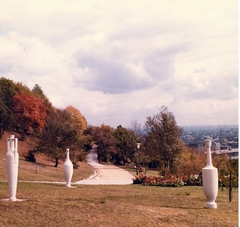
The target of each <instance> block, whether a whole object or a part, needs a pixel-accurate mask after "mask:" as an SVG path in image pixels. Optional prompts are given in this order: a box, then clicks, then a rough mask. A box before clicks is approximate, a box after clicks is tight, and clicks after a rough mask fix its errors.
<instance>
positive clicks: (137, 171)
mask: <svg viewBox="0 0 240 227" xmlns="http://www.w3.org/2000/svg"><path fill="white" fill-rule="evenodd" d="M140 146H141V143H137V163H136V167H137V168H136V174H137V175H138V173H139V159H140V153H139V148H140Z"/></svg>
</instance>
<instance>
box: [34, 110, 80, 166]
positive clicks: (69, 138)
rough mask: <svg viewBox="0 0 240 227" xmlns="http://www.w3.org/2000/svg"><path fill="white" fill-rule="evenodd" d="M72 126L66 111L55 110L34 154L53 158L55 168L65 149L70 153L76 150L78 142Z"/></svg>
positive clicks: (71, 120) (72, 123) (70, 118)
mask: <svg viewBox="0 0 240 227" xmlns="http://www.w3.org/2000/svg"><path fill="white" fill-rule="evenodd" d="M73 125H74V122H73V119H72V117H71V115H70V114H69V113H68V112H67V111H66V110H61V109H56V112H55V114H53V115H52V116H51V119H49V120H48V122H47V124H46V127H45V128H44V130H43V132H42V134H41V137H40V140H39V143H38V146H37V148H36V150H35V152H37V151H38V152H41V153H44V154H46V155H48V156H50V157H52V158H54V159H55V167H57V166H58V162H59V160H60V159H62V158H63V157H64V152H65V150H66V149H67V148H69V149H71V150H72V151H73V150H76V149H77V146H78V142H79V140H78V136H77V131H76V130H75V128H74V127H73Z"/></svg>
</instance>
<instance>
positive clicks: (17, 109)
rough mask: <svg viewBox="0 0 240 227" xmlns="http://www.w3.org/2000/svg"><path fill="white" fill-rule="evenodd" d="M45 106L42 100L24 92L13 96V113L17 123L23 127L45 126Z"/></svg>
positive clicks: (40, 127)
mask: <svg viewBox="0 0 240 227" xmlns="http://www.w3.org/2000/svg"><path fill="white" fill-rule="evenodd" d="M46 111H47V107H46V106H45V105H44V103H43V101H42V100H41V99H39V98H36V97H35V96H30V95H28V94H26V93H21V94H16V95H15V96H14V114H15V116H16V119H17V123H19V125H21V127H22V128H23V129H28V128H31V127H33V128H39V129H42V128H43V127H44V126H45V123H46V120H47V114H46Z"/></svg>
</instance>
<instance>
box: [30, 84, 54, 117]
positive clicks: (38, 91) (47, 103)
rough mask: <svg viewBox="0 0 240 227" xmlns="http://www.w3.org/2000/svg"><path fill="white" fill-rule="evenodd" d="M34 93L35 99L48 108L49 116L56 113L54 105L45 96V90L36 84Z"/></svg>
mask: <svg viewBox="0 0 240 227" xmlns="http://www.w3.org/2000/svg"><path fill="white" fill-rule="evenodd" d="M32 93H33V94H34V96H35V97H37V98H39V99H41V100H42V101H43V103H44V105H45V106H46V107H47V115H50V114H51V113H52V112H54V111H55V108H54V107H53V105H52V103H51V102H50V101H49V99H48V97H47V96H46V95H45V94H44V92H43V90H42V89H41V87H40V86H39V85H38V84H36V85H35V86H34V87H33V89H32Z"/></svg>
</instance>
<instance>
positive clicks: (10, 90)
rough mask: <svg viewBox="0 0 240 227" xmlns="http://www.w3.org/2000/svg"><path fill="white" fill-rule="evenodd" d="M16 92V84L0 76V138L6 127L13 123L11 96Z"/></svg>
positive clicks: (8, 127)
mask: <svg viewBox="0 0 240 227" xmlns="http://www.w3.org/2000/svg"><path fill="white" fill-rule="evenodd" d="M16 93H17V88H16V85H15V84H14V82H13V81H12V80H8V79H5V78H3V77H2V78H0V138H1V137H2V135H3V133H4V131H5V130H6V129H10V128H11V127H12V126H13V124H14V117H13V111H12V110H13V103H14V101H13V97H14V96H15V94H16Z"/></svg>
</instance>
